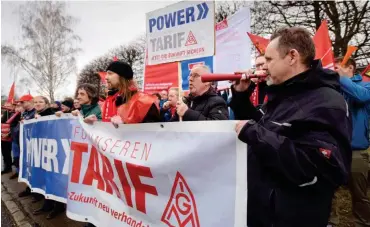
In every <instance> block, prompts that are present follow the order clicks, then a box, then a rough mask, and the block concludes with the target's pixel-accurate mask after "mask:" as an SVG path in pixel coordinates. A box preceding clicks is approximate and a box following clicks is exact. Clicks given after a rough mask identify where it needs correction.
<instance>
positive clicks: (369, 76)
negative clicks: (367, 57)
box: [361, 64, 370, 82]
mask: <svg viewBox="0 0 370 227" xmlns="http://www.w3.org/2000/svg"><path fill="white" fill-rule="evenodd" d="M361 75H362V80H363V81H366V82H370V64H369V65H368V66H367V67H366V68H365V70H364V71H363V72H362V73H361Z"/></svg>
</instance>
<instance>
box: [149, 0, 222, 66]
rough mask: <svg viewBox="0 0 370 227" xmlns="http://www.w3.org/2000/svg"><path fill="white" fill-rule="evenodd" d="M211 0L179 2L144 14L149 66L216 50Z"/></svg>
mask: <svg viewBox="0 0 370 227" xmlns="http://www.w3.org/2000/svg"><path fill="white" fill-rule="evenodd" d="M214 7H215V6H214V2H213V1H205V2H204V1H182V2H178V3H175V4H172V5H170V6H167V7H165V8H162V9H159V10H155V11H152V12H149V13H147V14H146V34H147V43H148V60H149V61H148V62H149V65H155V64H162V63H167V62H174V61H181V60H186V59H192V58H198V57H205V56H212V55H214V53H215V36H214V34H215V31H214V24H215V17H214V14H215V8H214Z"/></svg>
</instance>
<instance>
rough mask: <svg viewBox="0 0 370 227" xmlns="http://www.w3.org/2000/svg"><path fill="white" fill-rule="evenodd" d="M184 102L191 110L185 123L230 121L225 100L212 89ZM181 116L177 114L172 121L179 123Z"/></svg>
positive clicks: (190, 97)
mask: <svg viewBox="0 0 370 227" xmlns="http://www.w3.org/2000/svg"><path fill="white" fill-rule="evenodd" d="M184 102H185V103H186V104H187V105H188V107H189V109H188V110H187V111H186V112H185V114H184V116H183V118H182V120H183V121H207V120H228V119H229V112H228V110H227V104H226V102H225V100H224V99H223V98H222V97H221V96H219V95H217V93H216V92H215V91H214V90H213V88H210V89H209V90H208V91H207V92H206V93H204V94H203V95H201V96H196V97H192V96H189V98H187V99H185V100H184ZM178 120H179V116H178V115H177V114H175V116H174V117H173V119H171V121H178Z"/></svg>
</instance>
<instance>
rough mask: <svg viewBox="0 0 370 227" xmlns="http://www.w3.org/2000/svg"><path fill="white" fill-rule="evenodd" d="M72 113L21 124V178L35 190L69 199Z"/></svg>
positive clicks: (51, 196)
mask: <svg viewBox="0 0 370 227" xmlns="http://www.w3.org/2000/svg"><path fill="white" fill-rule="evenodd" d="M75 123H78V122H77V120H76V118H75V117H73V116H72V115H70V114H68V115H64V116H62V117H56V116H54V115H52V116H45V117H41V118H40V119H32V120H28V121H25V122H24V123H23V124H21V128H20V149H21V154H20V166H19V167H20V168H19V181H20V182H24V183H26V184H27V185H28V186H29V187H30V188H31V190H32V191H33V192H37V193H40V194H43V195H45V197H46V198H48V199H52V200H56V201H59V202H64V203H66V198H67V185H68V172H69V161H68V160H69V153H70V148H69V147H70V139H71V132H72V125H73V124H75Z"/></svg>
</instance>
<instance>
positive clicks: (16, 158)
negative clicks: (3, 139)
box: [12, 142, 21, 173]
mask: <svg viewBox="0 0 370 227" xmlns="http://www.w3.org/2000/svg"><path fill="white" fill-rule="evenodd" d="M12 152H13V159H14V162H18V163H15V168H16V172H17V173H18V172H19V156H20V155H21V150H20V148H19V145H18V144H17V143H15V142H12Z"/></svg>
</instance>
